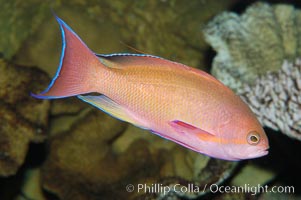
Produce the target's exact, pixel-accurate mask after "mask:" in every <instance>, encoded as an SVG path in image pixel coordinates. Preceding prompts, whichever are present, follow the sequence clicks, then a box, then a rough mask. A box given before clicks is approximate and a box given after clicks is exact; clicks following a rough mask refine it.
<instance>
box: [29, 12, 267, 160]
mask: <svg viewBox="0 0 301 200" xmlns="http://www.w3.org/2000/svg"><path fill="white" fill-rule="evenodd" d="M57 21H58V23H59V25H60V28H61V32H62V37H63V49H62V55H61V60H60V65H59V67H58V71H57V73H56V75H55V77H54V78H53V80H52V81H51V83H50V85H49V86H48V88H47V89H46V90H45V91H43V92H42V93H40V94H37V95H35V94H32V95H33V96H34V97H37V98H41V99H54V98H63V97H70V96H77V97H78V98H79V99H81V100H83V101H85V102H87V103H89V104H92V105H93V106H95V107H97V108H99V109H101V110H102V111H104V112H106V113H108V114H110V115H112V116H114V117H116V118H118V119H120V120H123V121H126V122H129V123H131V124H134V125H136V126H138V127H141V128H143V129H147V130H150V131H151V132H152V133H155V134H157V135H159V136H161V137H163V138H166V139H168V140H171V141H174V142H176V143H178V144H180V145H182V146H184V147H187V148H189V149H192V150H194V151H196V152H199V153H202V154H206V155H208V156H211V157H215V158H220V159H225V160H241V159H250V158H256V157H260V156H264V155H266V154H267V153H268V151H267V149H268V147H269V144H268V139H267V136H266V134H265V132H264V130H263V129H262V127H261V125H260V123H259V122H258V120H257V119H256V117H255V115H254V114H253V113H252V111H251V110H250V109H249V107H248V106H247V105H246V104H245V103H244V102H243V101H242V100H241V99H240V98H239V97H238V96H236V95H235V94H234V93H233V92H232V91H231V90H230V89H229V88H227V87H226V86H225V85H223V84H222V83H221V82H219V81H218V80H217V79H215V78H214V77H212V76H211V75H209V74H207V73H205V72H203V71H200V70H197V69H194V68H190V67H188V66H186V65H183V64H180V63H176V62H172V61H169V60H166V59H163V58H160V57H156V56H152V55H145V54H109V55H104V54H100V55H97V54H94V53H93V52H92V51H91V50H90V49H89V48H88V47H87V46H86V45H85V44H84V43H83V42H82V41H81V39H80V38H79V37H78V36H77V35H76V34H75V33H74V32H73V31H72V29H71V28H70V27H69V26H68V25H67V24H66V23H65V22H63V21H62V20H61V19H60V18H58V17H57ZM88 93H93V94H95V93H99V94H98V95H91V94H90V95H89V94H88Z"/></svg>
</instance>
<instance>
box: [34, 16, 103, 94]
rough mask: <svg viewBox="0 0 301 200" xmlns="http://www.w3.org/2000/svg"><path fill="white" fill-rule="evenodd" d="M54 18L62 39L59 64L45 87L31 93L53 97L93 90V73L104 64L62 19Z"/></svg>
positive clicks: (94, 75)
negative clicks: (36, 92) (39, 91)
mask: <svg viewBox="0 0 301 200" xmlns="http://www.w3.org/2000/svg"><path fill="white" fill-rule="evenodd" d="M56 20H57V22H58V23H59V25H60V29H61V33H62V40H63V47H62V54H61V59H60V64H59V67H58V70H57V72H56V74H55V76H54V78H53V79H52V81H51V83H50V84H49V86H48V87H47V89H46V90H44V91H43V92H41V93H40V94H31V95H32V96H33V97H36V98H40V99H54V98H63V97H69V96H75V95H79V94H85V93H89V92H94V91H93V84H95V81H96V80H95V78H94V77H96V74H95V73H98V71H99V70H102V69H104V68H105V66H103V65H102V64H101V62H100V61H99V59H98V57H97V56H96V55H95V54H94V53H93V52H92V51H91V50H90V49H89V48H88V47H87V46H86V45H85V44H84V43H83V42H82V41H81V39H80V38H79V37H78V36H77V35H76V33H75V32H74V31H73V30H72V29H71V28H70V27H69V26H68V25H67V24H66V23H65V22H64V21H63V20H61V19H60V18H58V17H56ZM103 71H104V70H103Z"/></svg>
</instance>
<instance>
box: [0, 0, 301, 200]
mask: <svg viewBox="0 0 301 200" xmlns="http://www.w3.org/2000/svg"><path fill="white" fill-rule="evenodd" d="M284 3H285V5H284ZM299 9H301V3H299V2H297V1H265V3H256V2H255V1H243V0H228V1H218V0H213V1H209V0H200V1H197V0H193V1H184V0H158V1H147V0H140V1H133V0H131V1H122V0H117V1H109V0H103V1H96V0H91V1H84V0H75V1H65V0H54V1H52V0H48V1H47V0H45V1H39V0H29V1H20V0H12V1H4V0H0V53H1V54H0V199H1V200H2V199H3V200H10V199H31V200H48V199H49V200H52V199H54V200H57V199H59V200H69V199H72V200H82V199H85V200H98V199H108V200H110V199H165V200H167V199H175V200H177V199H251V200H252V199H263V200H265V199H301V190H300V179H301V176H300V169H301V159H300V155H299V152H301V146H300V134H301V133H300V129H301V128H300V124H301V123H300V119H301V118H300V116H301V111H300V104H301V100H300V97H301V95H300V94H301V93H300V91H301V83H300V77H301V76H300V74H301V73H300V70H301V67H300V66H301V64H300V61H298V59H300V56H301V55H300V49H301V48H300V44H301V43H300V41H301V31H300V30H301V29H300V27H299V26H300V25H301V11H299ZM51 10H53V11H54V12H55V13H56V14H57V15H58V16H59V17H61V18H62V19H63V20H64V21H66V22H67V23H68V24H69V25H70V26H71V27H72V29H73V30H74V31H75V32H76V33H77V34H78V35H79V36H80V37H81V38H82V39H83V41H85V42H86V44H87V45H88V46H89V47H90V48H91V49H92V50H93V51H95V52H97V53H114V52H133V49H132V48H129V47H128V46H132V47H134V48H135V49H138V50H139V51H142V52H146V53H148V54H154V55H158V56H161V57H164V58H167V59H170V60H174V61H177V62H181V63H184V64H186V65H189V66H193V67H197V68H200V69H203V70H205V71H207V72H210V71H211V72H212V74H213V75H215V76H216V77H217V78H218V79H220V80H222V81H223V82H224V83H225V84H227V85H228V86H229V87H231V88H232V89H233V90H234V91H236V92H237V94H239V95H241V96H242V98H243V99H244V100H245V101H246V102H248V103H249V104H250V106H251V108H252V109H253V110H254V112H255V113H256V114H257V115H258V117H259V119H260V120H261V122H262V123H263V125H264V126H265V128H266V129H265V130H266V132H267V134H268V137H269V139H270V154H269V155H268V156H266V157H263V158H259V159H254V160H248V161H242V162H227V161H221V160H217V159H212V158H209V157H206V156H203V155H200V154H197V153H195V152H192V151H190V150H188V149H185V148H183V147H181V146H179V145H176V144H174V143H172V142H169V141H166V140H163V139H162V138H160V137H158V136H155V135H153V134H150V133H148V132H147V131H143V130H141V129H138V128H136V127H133V126H131V125H129V124H127V123H123V122H120V121H118V120H115V119H113V118H111V117H110V116H108V115H106V114H104V113H102V112H100V111H99V110H96V109H94V108H92V107H90V106H89V105H87V104H84V103H82V102H81V101H79V100H78V99H77V98H67V99H62V100H52V101H41V100H37V99H33V98H32V97H30V95H29V94H30V92H39V91H41V90H42V89H43V88H45V86H46V85H47V84H48V83H49V81H50V77H52V76H53V75H54V73H55V71H56V69H57V65H58V62H59V56H60V51H61V36H60V31H59V28H58V25H57V23H56V21H55V18H54V17H53V15H52V12H51ZM287 83H292V84H290V85H289V84H287ZM258 88H259V89H258ZM274 90H275V91H276V92H275V94H273V92H271V91H274ZM283 95H284V96H283ZM269 97H270V98H269ZM129 184H132V185H133V186H137V184H146V185H148V186H152V185H154V184H162V186H169V187H170V188H178V190H180V189H181V188H183V187H188V185H189V184H193V185H195V186H197V187H198V188H201V190H200V191H196V190H193V191H181V192H175V191H170V192H169V193H163V192H143V191H140V192H138V191H137V188H136V190H135V189H134V191H132V192H128V191H127V190H126V189H127V187H128V186H129ZM213 184H217V185H220V186H245V185H248V186H249V187H252V186H257V185H258V184H260V185H262V186H265V185H267V186H268V187H269V188H272V187H273V186H281V187H285V186H293V187H294V192H292V191H290V192H262V193H258V194H256V195H254V193H252V192H242V193H235V192H228V193H227V192H221V193H218V192H217V193H215V192H212V191H210V189H209V188H208V187H207V186H208V185H213ZM175 185H176V186H177V187H174V186H175ZM204 188H206V189H204ZM203 189H204V190H203Z"/></svg>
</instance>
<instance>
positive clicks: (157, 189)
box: [125, 183, 295, 195]
mask: <svg viewBox="0 0 301 200" xmlns="http://www.w3.org/2000/svg"><path fill="white" fill-rule="evenodd" d="M125 189H126V191H127V192H137V193H156V194H167V193H169V192H175V193H181V194H183V193H186V192H189V193H204V192H210V193H213V194H215V193H249V194H251V195H256V194H259V193H287V194H293V193H294V192H295V188H294V186H267V185H260V184H258V185H256V186H253V185H250V184H244V185H242V186H223V185H217V184H211V185H209V184H205V185H204V186H202V187H200V186H198V185H195V184H188V185H186V186H184V185H180V184H174V185H163V184H160V183H156V184H137V185H133V184H128V185H127V186H126V188H125Z"/></svg>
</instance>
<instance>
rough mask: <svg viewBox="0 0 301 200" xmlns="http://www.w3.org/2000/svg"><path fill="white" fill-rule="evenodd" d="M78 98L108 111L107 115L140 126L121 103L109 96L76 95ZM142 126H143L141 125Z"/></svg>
mask: <svg viewBox="0 0 301 200" xmlns="http://www.w3.org/2000/svg"><path fill="white" fill-rule="evenodd" d="M77 97H78V98H79V99H81V100H82V101H84V102H87V103H89V104H91V105H93V106H95V107H97V108H99V109H100V110H102V111H104V112H106V113H108V114H109V115H111V116H113V117H115V118H117V119H120V120H122V121H126V122H129V123H131V124H133V125H135V126H139V127H141V124H140V123H139V122H138V121H137V120H135V119H134V117H133V116H131V114H130V113H129V112H128V111H127V110H126V109H125V108H123V107H122V106H121V105H119V104H118V103H116V102H115V101H113V100H112V99H110V98H109V97H107V96H105V95H99V96H82V95H79V96H77ZM141 128H143V127H141Z"/></svg>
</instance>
